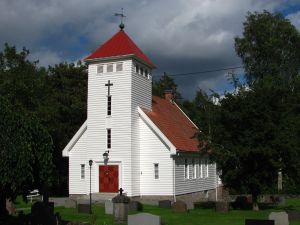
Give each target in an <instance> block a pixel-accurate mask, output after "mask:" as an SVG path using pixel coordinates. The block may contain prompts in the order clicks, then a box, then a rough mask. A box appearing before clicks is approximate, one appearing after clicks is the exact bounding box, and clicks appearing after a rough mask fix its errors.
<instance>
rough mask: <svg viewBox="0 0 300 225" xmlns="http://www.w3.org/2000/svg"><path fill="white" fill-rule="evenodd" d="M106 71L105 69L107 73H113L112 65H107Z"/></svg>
mask: <svg viewBox="0 0 300 225" xmlns="http://www.w3.org/2000/svg"><path fill="white" fill-rule="evenodd" d="M106 69H107V72H108V73H110V72H114V65H113V64H108V65H107V68H106Z"/></svg>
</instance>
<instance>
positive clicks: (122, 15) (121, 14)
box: [115, 8, 126, 30]
mask: <svg viewBox="0 0 300 225" xmlns="http://www.w3.org/2000/svg"><path fill="white" fill-rule="evenodd" d="M121 11H122V12H121V13H115V16H119V17H121V23H120V25H119V27H120V30H123V29H124V28H125V25H124V23H123V19H124V18H125V17H126V16H125V15H124V12H123V11H124V9H123V8H121Z"/></svg>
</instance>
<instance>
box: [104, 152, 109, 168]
mask: <svg viewBox="0 0 300 225" xmlns="http://www.w3.org/2000/svg"><path fill="white" fill-rule="evenodd" d="M108 156H109V151H105V152H104V153H103V160H104V164H105V165H107V162H108V160H109V157H108Z"/></svg>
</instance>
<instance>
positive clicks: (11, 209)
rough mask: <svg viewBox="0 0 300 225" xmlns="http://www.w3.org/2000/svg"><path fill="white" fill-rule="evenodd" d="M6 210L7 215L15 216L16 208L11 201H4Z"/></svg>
mask: <svg viewBox="0 0 300 225" xmlns="http://www.w3.org/2000/svg"><path fill="white" fill-rule="evenodd" d="M6 210H7V212H8V214H9V215H16V208H15V206H14V203H13V202H12V200H11V199H8V198H7V199H6Z"/></svg>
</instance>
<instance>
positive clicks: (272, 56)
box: [235, 11, 300, 85]
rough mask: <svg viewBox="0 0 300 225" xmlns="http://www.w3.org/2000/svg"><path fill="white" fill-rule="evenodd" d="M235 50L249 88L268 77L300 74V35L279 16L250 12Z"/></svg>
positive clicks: (287, 77) (236, 39)
mask: <svg viewBox="0 0 300 225" xmlns="http://www.w3.org/2000/svg"><path fill="white" fill-rule="evenodd" d="M235 50H236V53H237V55H238V56H240V57H241V59H242V61H243V64H244V66H245V72H246V79H247V81H248V85H251V84H252V83H253V82H254V81H255V80H257V79H261V78H263V77H265V76H284V77H286V79H285V80H284V81H285V82H286V81H290V78H291V77H293V76H295V75H298V73H299V68H300V34H299V32H298V31H297V29H296V28H295V27H294V26H293V25H292V24H291V22H290V21H289V20H288V19H286V18H284V17H283V15H281V14H279V13H275V14H272V13H270V12H267V11H264V12H263V13H258V12H255V13H248V16H247V19H246V21H245V22H244V32H243V36H242V37H236V38H235Z"/></svg>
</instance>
